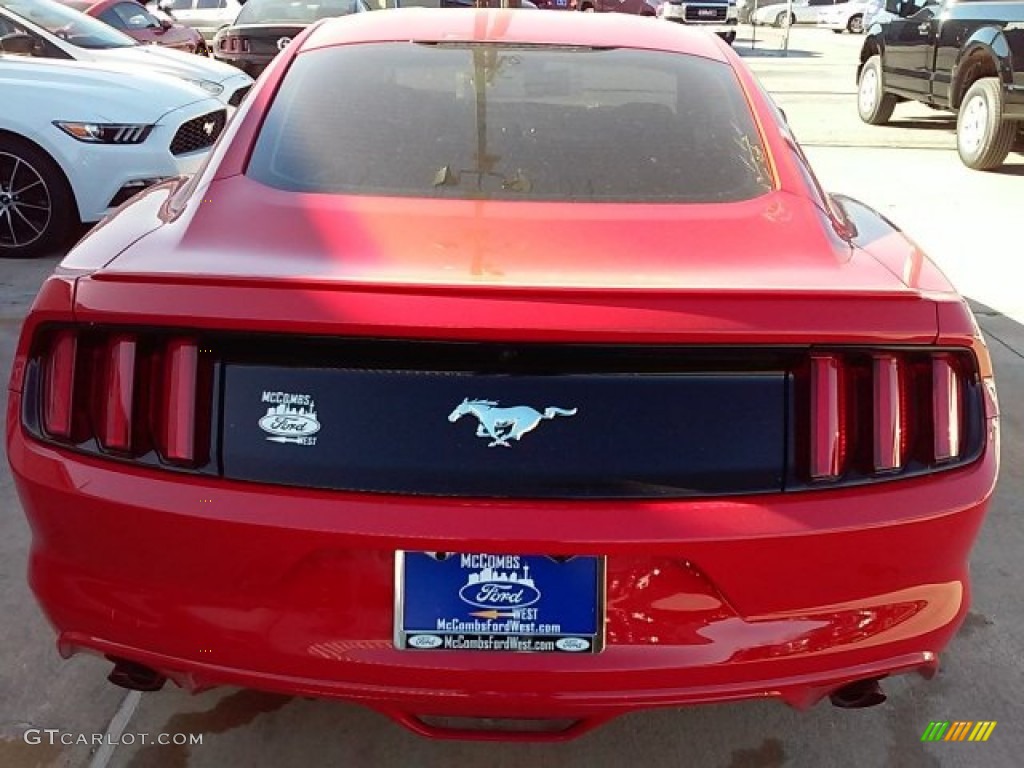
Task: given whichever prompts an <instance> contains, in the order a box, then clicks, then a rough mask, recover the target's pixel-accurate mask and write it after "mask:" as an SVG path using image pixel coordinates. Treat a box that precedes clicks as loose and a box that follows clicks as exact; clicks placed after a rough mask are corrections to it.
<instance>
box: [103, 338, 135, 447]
mask: <svg viewBox="0 0 1024 768" xmlns="http://www.w3.org/2000/svg"><path fill="white" fill-rule="evenodd" d="M105 374H106V380H105V382H104V384H105V386H104V388H103V391H102V392H101V393H100V394H101V396H102V397H103V419H102V422H101V430H100V434H99V439H100V443H101V444H102V445H103V447H104V448H109V449H112V450H116V451H127V450H130V449H131V447H132V406H133V403H134V398H135V339H133V338H131V337H128V336H115V337H113V338H112V339H111V340H110V342H109V345H108V347H107V354H106V370H105Z"/></svg>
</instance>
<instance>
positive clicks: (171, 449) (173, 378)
mask: <svg viewBox="0 0 1024 768" xmlns="http://www.w3.org/2000/svg"><path fill="white" fill-rule="evenodd" d="M198 376H199V349H198V347H197V346H196V343H195V342H194V341H192V340H189V339H175V340H174V341H171V342H170V343H169V344H168V345H167V355H166V358H165V361H164V409H163V414H162V420H163V433H164V441H163V442H164V445H163V451H164V457H165V458H166V459H168V460H169V461H181V462H191V461H192V460H193V459H194V458H195V443H196V386H197V383H198Z"/></svg>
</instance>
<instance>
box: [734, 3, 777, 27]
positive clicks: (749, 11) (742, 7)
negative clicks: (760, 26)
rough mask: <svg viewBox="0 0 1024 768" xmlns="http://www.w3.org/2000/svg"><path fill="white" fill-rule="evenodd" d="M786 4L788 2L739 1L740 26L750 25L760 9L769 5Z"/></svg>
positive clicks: (738, 15)
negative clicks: (754, 14)
mask: <svg viewBox="0 0 1024 768" xmlns="http://www.w3.org/2000/svg"><path fill="white" fill-rule="evenodd" d="M785 2H786V0H738V2H737V3H736V15H737V17H738V18H739V22H740V24H749V23H751V16H752V15H753V13H754V11H756V10H757V9H758V8H765V7H767V6H769V5H778V4H780V3H785ZM755 6H756V7H755Z"/></svg>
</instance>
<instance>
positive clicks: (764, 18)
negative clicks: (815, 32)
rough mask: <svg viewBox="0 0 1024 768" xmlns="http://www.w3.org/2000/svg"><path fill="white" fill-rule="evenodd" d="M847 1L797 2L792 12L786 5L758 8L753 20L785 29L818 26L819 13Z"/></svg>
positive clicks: (797, 0) (799, 0)
mask: <svg viewBox="0 0 1024 768" xmlns="http://www.w3.org/2000/svg"><path fill="white" fill-rule="evenodd" d="M845 2H846V0H795V2H794V3H793V7H792V12H790V11H789V10H788V8H787V6H786V3H779V4H777V5H766V6H765V7H763V8H758V9H757V10H756V11H754V13H753V14H752V15H751V20H752V21H753V23H754V24H757V25H769V24H770V25H772V26H776V27H784V26H786V24H787V23H791V24H816V23H817V21H818V12H819V11H822V10H825V9H831V8H832V7H833V6H834V5H840V4H844V3H845Z"/></svg>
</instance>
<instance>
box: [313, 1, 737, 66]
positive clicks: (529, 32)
mask: <svg viewBox="0 0 1024 768" xmlns="http://www.w3.org/2000/svg"><path fill="white" fill-rule="evenodd" d="M395 41H416V42H431V43H441V42H445V43H463V42H472V43H504V44H512V45H515V44H522V45H553V46H584V47H592V48H638V49H647V50H660V51H670V52H673V53H685V54H691V55H694V56H701V57H703V58H707V59H713V60H715V61H720V62H723V63H728V59H727V58H726V56H725V54H724V53H723V51H722V47H721V46H722V45H724V44H719V43H718V41H717V38H715V37H714V36H713V35H709V34H707V32H706V31H704V30H691V29H687V28H685V27H682V26H680V25H678V24H671V23H667V22H662V21H658V20H655V19H651V18H645V17H641V16H630V15H627V14H622V13H599V14H589V13H588V14H583V13H554V12H548V13H537V12H535V11H528V10H521V9H520V10H515V9H504V8H497V9H495V8H480V9H476V8H473V9H470V8H399V9H392V10H387V11H383V12H379V13H362V14H353V15H350V16H345V17H342V18H337V19H328V20H326V21H324V22H321V23H320V24H319V25H318V26H317V27H316V28H315V29H314V30H313V31H312V33H311V34H310V36H309V37H308V38H306V40H305V43H304V44H303V46H302V48H301V49H300V51H299V53H300V54H301V52H302V51H308V50H313V49H317V48H329V47H332V46H337V45H347V44H352V43H381V42H395Z"/></svg>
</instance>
